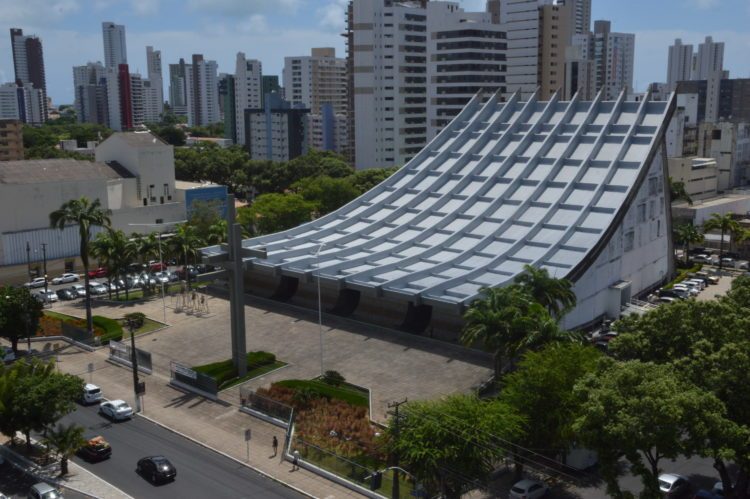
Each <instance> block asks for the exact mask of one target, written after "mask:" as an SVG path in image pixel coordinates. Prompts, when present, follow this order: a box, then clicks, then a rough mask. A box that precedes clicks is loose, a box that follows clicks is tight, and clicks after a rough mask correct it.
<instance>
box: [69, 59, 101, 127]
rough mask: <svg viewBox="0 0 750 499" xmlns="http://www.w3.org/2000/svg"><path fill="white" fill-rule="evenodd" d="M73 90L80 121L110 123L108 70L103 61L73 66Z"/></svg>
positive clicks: (77, 115)
mask: <svg viewBox="0 0 750 499" xmlns="http://www.w3.org/2000/svg"><path fill="white" fill-rule="evenodd" d="M73 91H74V92H75V104H74V106H75V110H76V117H77V119H78V122H79V123H98V124H101V125H105V126H106V125H108V124H109V119H108V109H107V71H106V69H105V68H104V66H103V65H102V63H101V62H89V63H88V64H86V65H85V66H75V67H73Z"/></svg>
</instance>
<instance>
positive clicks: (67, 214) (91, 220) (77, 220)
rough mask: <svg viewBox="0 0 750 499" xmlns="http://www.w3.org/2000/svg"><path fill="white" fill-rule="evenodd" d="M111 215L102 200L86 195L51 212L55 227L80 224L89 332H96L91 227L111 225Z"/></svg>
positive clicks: (50, 220)
mask: <svg viewBox="0 0 750 499" xmlns="http://www.w3.org/2000/svg"><path fill="white" fill-rule="evenodd" d="M111 216H112V212H111V211H110V210H107V209H104V208H102V204H101V201H99V200H98V199H95V200H94V201H93V202H92V201H89V199H88V198H85V197H82V198H80V199H71V200H70V201H66V202H65V203H63V204H62V206H60V209H59V210H55V211H53V212H52V213H50V214H49V222H50V226H51V227H52V228H53V229H55V228H57V229H60V230H64V229H65V227H66V226H67V225H78V234H79V236H80V240H81V248H80V256H81V261H82V262H83V277H84V279H85V285H86V328H87V329H88V332H89V334H94V322H93V319H92V317H91V293H89V241H90V240H91V227H92V226H99V227H104V228H109V227H111V226H112V221H111V220H110V217H111Z"/></svg>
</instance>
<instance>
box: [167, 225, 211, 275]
mask: <svg viewBox="0 0 750 499" xmlns="http://www.w3.org/2000/svg"><path fill="white" fill-rule="evenodd" d="M203 244H204V243H203V239H201V237H200V236H199V235H198V233H197V231H196V230H195V227H193V226H192V225H190V224H187V223H184V224H181V225H179V226H178V227H177V230H176V231H175V233H174V235H172V237H171V238H169V245H170V247H171V248H172V252H173V254H174V255H175V256H176V257H177V258H178V259H179V258H180V257H182V258H183V264H184V266H185V267H184V268H185V280H186V281H187V287H188V289H190V272H188V269H187V266H188V263H189V262H190V257H191V256H192V257H194V258H196V257H197V256H198V248H200V247H201V246H202V245H203Z"/></svg>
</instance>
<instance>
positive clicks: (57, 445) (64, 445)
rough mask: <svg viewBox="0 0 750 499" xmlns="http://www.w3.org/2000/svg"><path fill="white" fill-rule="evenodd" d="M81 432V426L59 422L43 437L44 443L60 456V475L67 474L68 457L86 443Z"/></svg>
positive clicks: (82, 430)
mask: <svg viewBox="0 0 750 499" xmlns="http://www.w3.org/2000/svg"><path fill="white" fill-rule="evenodd" d="M83 432H84V429H83V427H82V426H77V425H75V424H70V425H68V426H65V425H63V424H60V425H58V426H57V428H55V429H53V430H52V431H50V432H48V433H47V437H46V438H45V439H44V441H45V443H46V444H47V445H49V446H51V447H52V448H53V449H55V452H56V453H57V454H58V455H59V456H60V475H67V474H68V459H70V458H71V457H72V456H73V455H74V454H75V453H76V452H78V451H79V450H80V449H81V447H83V446H84V445H86V443H87V442H86V439H85V438H83Z"/></svg>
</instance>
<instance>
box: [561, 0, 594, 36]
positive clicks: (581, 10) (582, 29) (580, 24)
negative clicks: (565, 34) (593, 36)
mask: <svg viewBox="0 0 750 499" xmlns="http://www.w3.org/2000/svg"><path fill="white" fill-rule="evenodd" d="M558 3H564V4H566V5H570V7H571V16H572V20H573V34H574V35H580V34H583V33H588V32H589V31H591V0H562V1H558Z"/></svg>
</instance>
